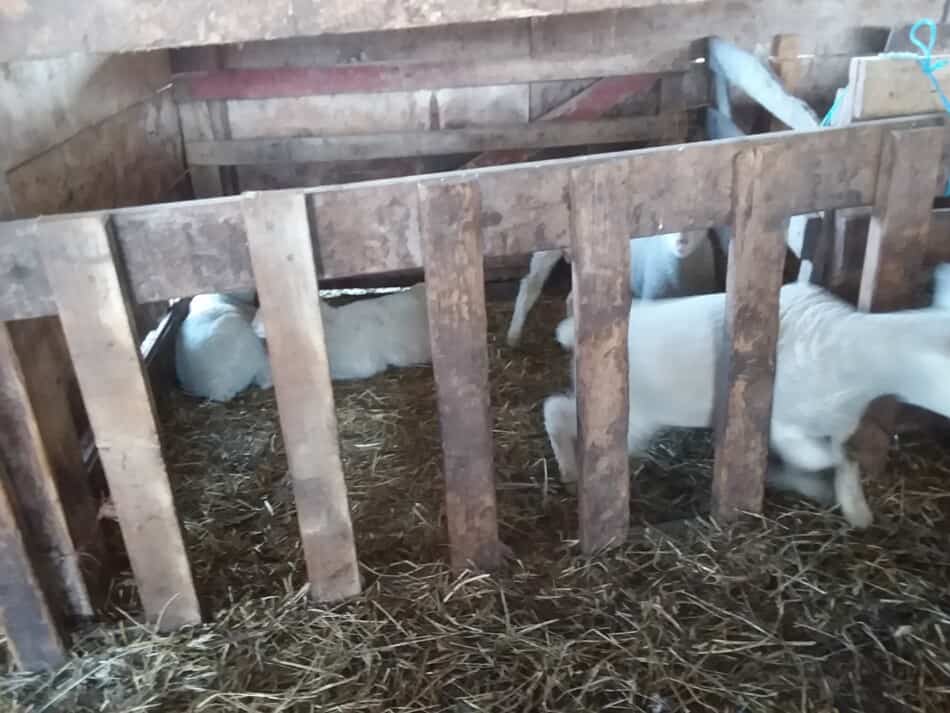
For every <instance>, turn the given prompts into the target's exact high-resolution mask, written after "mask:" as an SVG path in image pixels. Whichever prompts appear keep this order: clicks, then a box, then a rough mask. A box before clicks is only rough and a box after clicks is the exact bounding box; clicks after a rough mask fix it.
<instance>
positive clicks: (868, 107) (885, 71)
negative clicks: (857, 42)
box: [850, 54, 950, 121]
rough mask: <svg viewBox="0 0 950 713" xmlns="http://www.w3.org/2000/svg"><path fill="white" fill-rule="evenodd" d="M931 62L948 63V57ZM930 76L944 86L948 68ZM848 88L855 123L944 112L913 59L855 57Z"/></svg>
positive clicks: (949, 58) (947, 76)
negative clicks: (850, 87)
mask: <svg viewBox="0 0 950 713" xmlns="http://www.w3.org/2000/svg"><path fill="white" fill-rule="evenodd" d="M932 61H933V62H934V64H936V63H938V62H947V61H950V54H948V55H938V56H935V57H933V60H932ZM934 76H935V77H936V78H937V81H938V82H940V84H941V85H942V86H947V83H948V80H950V65H948V66H944V67H941V68H939V69H937V70H936V71H935V72H934ZM850 84H851V86H852V87H853V88H854V91H855V97H856V99H855V102H854V106H853V107H852V113H851V118H852V119H854V120H855V121H867V120H869V119H883V118H887V117H891V116H907V115H909V114H927V113H929V112H940V113H943V112H944V107H943V104H942V103H941V101H940V96H939V95H938V94H937V92H935V91H934V88H933V86H932V85H931V84H930V80H929V79H928V78H927V75H926V74H924V72H923V71H922V70H921V68H920V63H919V62H918V61H917V60H916V59H903V58H899V57H889V56H886V55H884V56H879V57H855V58H854V59H853V60H851V81H850Z"/></svg>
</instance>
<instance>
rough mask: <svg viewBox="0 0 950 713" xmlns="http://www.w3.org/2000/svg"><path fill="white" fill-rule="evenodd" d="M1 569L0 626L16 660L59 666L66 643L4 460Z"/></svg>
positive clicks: (29, 667) (25, 665) (27, 665)
mask: <svg viewBox="0 0 950 713" xmlns="http://www.w3.org/2000/svg"><path fill="white" fill-rule="evenodd" d="M0 572H2V573H3V576H0V627H2V628H3V632H4V633H5V634H6V637H7V643H8V645H9V647H10V650H11V652H12V653H13V658H14V660H15V661H16V663H17V665H18V666H19V667H20V668H21V669H24V670H26V671H34V670H38V669H50V668H56V667H57V666H59V665H60V664H62V663H63V661H65V659H66V646H65V644H64V641H63V637H62V635H61V634H60V631H59V627H58V625H57V622H56V619H55V618H54V616H53V613H52V612H51V610H50V606H49V604H48V603H47V600H46V595H45V594H44V592H43V590H42V588H41V587H40V583H39V579H38V577H37V576H36V573H35V572H34V569H33V565H32V564H31V562H30V557H29V553H28V551H27V546H26V542H25V541H24V538H23V523H22V522H21V521H20V518H18V517H17V512H16V508H15V504H14V501H13V498H12V493H11V489H10V481H9V479H8V478H7V473H6V471H5V469H4V467H3V462H2V461H0Z"/></svg>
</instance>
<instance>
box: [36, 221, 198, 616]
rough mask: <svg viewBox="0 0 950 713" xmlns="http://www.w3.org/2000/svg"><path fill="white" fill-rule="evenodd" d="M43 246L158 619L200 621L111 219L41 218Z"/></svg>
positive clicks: (106, 465) (133, 552)
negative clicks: (116, 249)
mask: <svg viewBox="0 0 950 713" xmlns="http://www.w3.org/2000/svg"><path fill="white" fill-rule="evenodd" d="M38 238H39V240H38V244H39V250H40V252H41V254H42V256H43V263H44V266H45V269H46V275H47V278H48V280H49V283H50V286H51V288H52V291H53V295H54V298H55V301H56V305H57V309H58V311H59V316H60V320H61V321H62V324H63V330H64V332H65V333H66V340H67V343H68V344H69V351H70V354H71V355H72V358H73V365H74V367H75V369H76V376H77V377H78V379H79V387H80V389H81V391H82V395H83V400H84V402H85V404H86V409H87V411H88V413H89V421H90V423H91V424H92V429H93V432H94V433H95V436H96V445H97V447H98V449H99V457H100V460H101V461H102V465H103V470H104V471H105V474H106V479H107V480H108V482H109V490H110V492H111V495H112V499H113V501H114V502H115V506H116V511H117V513H118V516H119V523H120V525H121V527H122V536H123V539H124V540H125V546H126V550H127V551H128V555H129V560H130V561H131V564H132V571H133V573H134V574H135V579H136V582H137V583H138V587H139V596H140V598H141V600H142V605H143V608H144V610H145V615H146V618H147V619H148V620H149V622H152V623H157V625H158V627H159V629H161V630H171V629H175V628H178V627H179V626H182V625H185V624H194V623H198V622H200V621H201V612H200V608H199V605H198V598H197V595H196V594H195V588H194V583H193V581H192V576H191V568H190V566H189V564H188V556H187V554H186V552H185V546H184V543H183V541H182V533H181V525H180V523H179V521H178V516H177V513H176V512H175V502H174V499H173V496H172V491H171V486H170V485H169V482H168V473H167V472H166V470H165V462H164V459H163V457H162V450H161V442H160V439H159V430H158V424H157V423H156V421H155V407H154V401H153V398H152V391H151V389H150V388H149V384H148V382H147V380H146V379H145V375H144V371H143V367H142V360H141V357H140V355H139V347H138V340H137V338H136V331H135V325H134V320H133V319H132V311H131V308H130V301H129V297H128V292H127V290H126V286H125V285H124V284H123V278H122V277H121V273H120V269H121V268H120V266H119V264H118V262H117V257H116V252H115V250H114V247H113V241H112V236H111V235H110V231H109V226H108V219H107V218H105V217H103V216H101V215H87V216H82V217H78V218H63V219H54V220H41V221H40V224H39V227H38Z"/></svg>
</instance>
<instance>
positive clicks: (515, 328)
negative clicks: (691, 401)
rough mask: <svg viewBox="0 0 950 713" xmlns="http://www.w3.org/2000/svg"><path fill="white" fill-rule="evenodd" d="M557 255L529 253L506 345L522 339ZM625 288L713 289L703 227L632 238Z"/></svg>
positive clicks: (673, 293)
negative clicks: (528, 262)
mask: <svg viewBox="0 0 950 713" xmlns="http://www.w3.org/2000/svg"><path fill="white" fill-rule="evenodd" d="M560 259H561V252H560V251H559V250H546V251H543V252H538V253H535V254H534V255H532V256H531V265H530V267H529V268H528V274H527V275H525V277H524V278H522V280H521V283H520V284H519V286H518V297H517V298H516V300H515V309H514V314H513V315H512V317H511V324H510V325H509V327H508V345H509V346H512V347H515V346H518V344H520V343H521V333H522V331H523V330H524V324H525V320H527V318H528V312H530V311H531V308H532V307H534V305H535V303H536V302H537V301H538V298H539V297H540V296H541V290H542V289H543V287H544V283H545V282H546V281H547V279H548V277H549V276H550V274H551V271H552V270H553V269H554V266H555V265H556V264H557V262H558V260H560ZM630 289H631V291H632V292H633V296H634V297H639V298H641V299H645V300H655V299H662V298H665V297H685V296H687V295H700V294H706V293H708V292H714V291H715V290H716V289H717V286H716V270H715V261H714V258H713V248H712V245H711V243H710V242H709V240H708V239H707V238H706V231H704V230H702V231H692V232H686V233H664V234H662V235H653V236H650V237H646V238H637V239H631V240H630ZM568 313H570V297H568Z"/></svg>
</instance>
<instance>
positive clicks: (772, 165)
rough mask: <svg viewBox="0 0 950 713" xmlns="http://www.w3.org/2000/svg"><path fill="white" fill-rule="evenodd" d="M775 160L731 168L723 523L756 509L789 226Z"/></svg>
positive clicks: (751, 158)
mask: <svg viewBox="0 0 950 713" xmlns="http://www.w3.org/2000/svg"><path fill="white" fill-rule="evenodd" d="M779 158H780V157H779V156H778V155H777V154H775V153H774V152H768V151H765V150H762V149H752V150H750V151H746V152H742V153H740V154H739V155H738V156H737V157H736V160H735V164H734V181H735V189H734V195H735V208H734V210H733V215H734V225H733V232H734V234H733V239H732V242H731V244H730V247H729V265H728V268H727V272H726V321H725V339H724V341H723V346H722V348H723V351H724V352H725V353H724V354H722V356H721V359H720V374H719V385H718V394H717V399H716V418H715V426H716V428H715V446H716V457H715V462H714V464H713V486H712V498H713V512H714V514H715V515H716V517H718V518H720V519H722V520H723V521H729V520H733V519H735V518H736V517H737V516H738V515H739V514H740V512H742V511H746V512H761V510H762V495H763V491H764V487H765V470H766V462H767V458H768V452H769V429H770V422H771V416H772V387H773V384H774V381H775V350H776V346H777V344H778V330H779V312H778V299H779V288H780V287H781V284H782V265H783V260H784V258H785V229H786V226H787V220H786V219H785V216H784V214H783V212H782V211H781V210H776V203H777V201H774V200H773V199H774V197H775V196H776V195H777V193H778V191H777V189H776V188H774V187H773V186H775V184H776V183H778V182H776V181H770V180H769V176H770V175H775V174H777V173H778V170H779V169H778V166H779V165H780V164H778V163H776V161H777V160H779Z"/></svg>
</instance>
